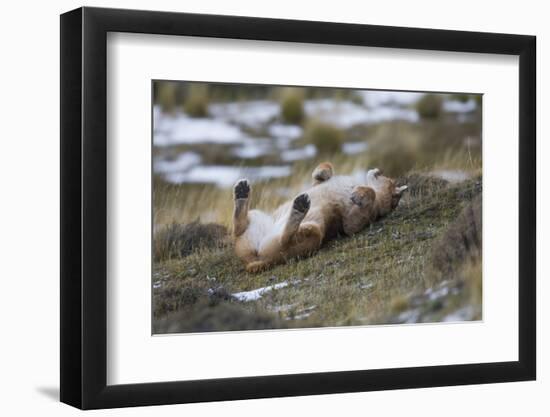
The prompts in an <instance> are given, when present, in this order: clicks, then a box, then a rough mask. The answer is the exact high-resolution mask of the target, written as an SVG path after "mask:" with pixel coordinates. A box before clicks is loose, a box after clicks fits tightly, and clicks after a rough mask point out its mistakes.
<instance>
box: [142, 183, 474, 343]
mask: <svg viewBox="0 0 550 417" xmlns="http://www.w3.org/2000/svg"><path fill="white" fill-rule="evenodd" d="M399 182H401V183H407V184H408V185H409V187H410V188H409V191H410V192H409V193H408V194H407V195H406V196H405V197H404V198H403V199H402V201H401V203H400V205H399V207H398V208H397V209H396V210H395V211H394V212H393V213H391V214H390V215H389V216H387V217H386V218H384V219H382V220H380V221H378V222H376V223H374V224H372V225H371V226H369V227H368V228H367V229H366V230H364V231H363V232H361V233H359V234H357V235H355V236H353V237H350V238H345V237H342V238H339V239H337V240H334V241H331V242H328V243H327V244H326V245H325V246H324V247H323V248H322V249H321V250H320V251H319V252H318V253H317V254H315V255H314V256H312V257H310V258H306V259H295V260H292V261H290V262H289V263H287V264H285V265H280V266H277V267H275V268H273V269H271V270H268V271H265V272H263V273H260V274H247V273H246V272H245V271H244V267H243V264H242V263H241V262H240V261H239V260H238V259H237V258H236V257H235V256H234V254H233V249H232V247H231V245H230V244H223V245H217V246H216V245H214V246H210V247H208V246H204V245H203V246H200V247H198V248H196V250H192V251H191V252H190V253H189V254H180V255H178V256H176V257H172V258H171V259H166V258H164V259H166V260H163V261H157V262H155V263H154V273H153V288H154V290H153V310H154V328H155V331H156V332H188V331H213V330H243V329H271V328H286V327H317V326H343V325H366V324H377V323H399V322H406V321H408V320H411V318H412V319H414V321H439V320H442V319H443V318H445V317H449V318H452V317H462V316H460V314H462V315H464V319H475V318H479V316H480V314H481V313H480V312H481V295H480V294H481V268H480V262H479V259H478V258H475V257H471V260H468V261H467V262H463V261H462V260H460V259H459V260H457V258H452V260H451V261H449V262H451V263H453V265H455V263H456V265H458V267H456V266H453V267H452V268H448V269H445V268H441V267H439V266H437V263H434V259H436V258H437V255H434V253H437V251H438V250H440V249H438V248H440V246H441V245H444V246H445V242H447V243H446V244H447V245H450V246H452V245H453V244H455V243H456V239H455V238H454V237H449V236H448V235H449V234H450V235H451V236H454V235H453V233H452V232H449V230H455V229H456V230H458V229H459V228H460V225H459V226H456V225H454V226H453V224H455V222H456V221H459V222H466V223H467V222H468V221H469V219H470V220H471V216H470V217H468V216H469V215H461V214H460V213H462V212H463V211H464V210H465V207H469V206H470V205H471V201H472V200H474V199H475V198H476V197H477V196H478V195H480V194H481V178H480V177H475V178H473V179H470V180H467V181H464V182H461V183H459V184H449V183H447V182H446V181H444V180H439V179H436V178H433V177H431V176H429V175H426V174H424V173H411V174H408V175H407V176H406V177H403V178H401V179H400V180H399ZM265 191H266V192H267V189H266V190H265ZM259 198H261V199H262V201H265V200H264V199H263V197H261V191H260V197H259ZM230 201H231V200H230V195H228V196H227V198H226V199H225V201H224V203H223V204H224V206H227V207H228V209H229V210H231V203H230ZM157 203H158V201H156V203H155V204H157ZM466 210H468V209H466ZM470 211H471V213H470V214H472V215H473V216H477V215H480V210H479V211H472V210H470ZM476 213H477V214H476ZM463 217H466V220H462V218H463ZM442 242H443V243H442ZM451 252H452V251H451ZM434 265H436V266H434ZM276 283H287V286H286V287H284V288H280V289H277V290H272V291H270V292H266V293H265V294H264V295H263V296H262V297H261V298H260V299H258V300H257V301H250V302H240V301H237V300H236V299H235V298H234V297H232V296H231V294H234V293H237V292H242V291H249V290H254V289H258V288H261V287H266V286H271V285H274V284H276ZM476 294H477V295H476ZM453 314H455V316H453Z"/></svg>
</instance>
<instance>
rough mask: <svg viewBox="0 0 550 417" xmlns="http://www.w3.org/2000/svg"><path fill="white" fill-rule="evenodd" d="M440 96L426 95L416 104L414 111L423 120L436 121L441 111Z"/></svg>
mask: <svg viewBox="0 0 550 417" xmlns="http://www.w3.org/2000/svg"><path fill="white" fill-rule="evenodd" d="M442 106H443V98H442V97H441V94H426V95H425V96H423V97H422V98H421V99H420V100H418V102H417V103H416V111H417V112H418V115H419V116H420V117H421V118H423V119H436V118H438V117H439V115H440V114H441V111H442Z"/></svg>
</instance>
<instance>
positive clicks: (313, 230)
mask: <svg viewBox="0 0 550 417" xmlns="http://www.w3.org/2000/svg"><path fill="white" fill-rule="evenodd" d="M322 242H323V233H322V231H321V227H319V225H318V224H317V223H315V222H312V221H307V222H304V223H302V224H301V225H300V227H299V228H298V231H297V232H296V234H295V235H294V237H293V238H292V241H291V242H290V243H289V245H288V248H287V256H288V257H290V258H294V257H301V256H309V255H311V254H312V253H313V252H316V251H317V250H318V249H319V248H320V247H321V243H322Z"/></svg>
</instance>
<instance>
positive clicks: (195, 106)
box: [183, 84, 208, 117]
mask: <svg viewBox="0 0 550 417" xmlns="http://www.w3.org/2000/svg"><path fill="white" fill-rule="evenodd" d="M183 110H184V111H185V113H187V114H188V115H189V116H191V117H206V116H208V86H207V85H205V84H191V85H189V90H188V91H187V94H186V97H185V102H184V104H183Z"/></svg>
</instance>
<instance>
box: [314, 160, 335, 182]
mask: <svg viewBox="0 0 550 417" xmlns="http://www.w3.org/2000/svg"><path fill="white" fill-rule="evenodd" d="M333 175H334V167H333V166H332V164H331V163H330V162H322V163H320V164H319V165H317V168H315V169H314V170H313V173H312V174H311V177H312V178H313V185H317V184H321V183H323V182H325V181H328V180H330V179H331V178H332V176H333Z"/></svg>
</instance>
